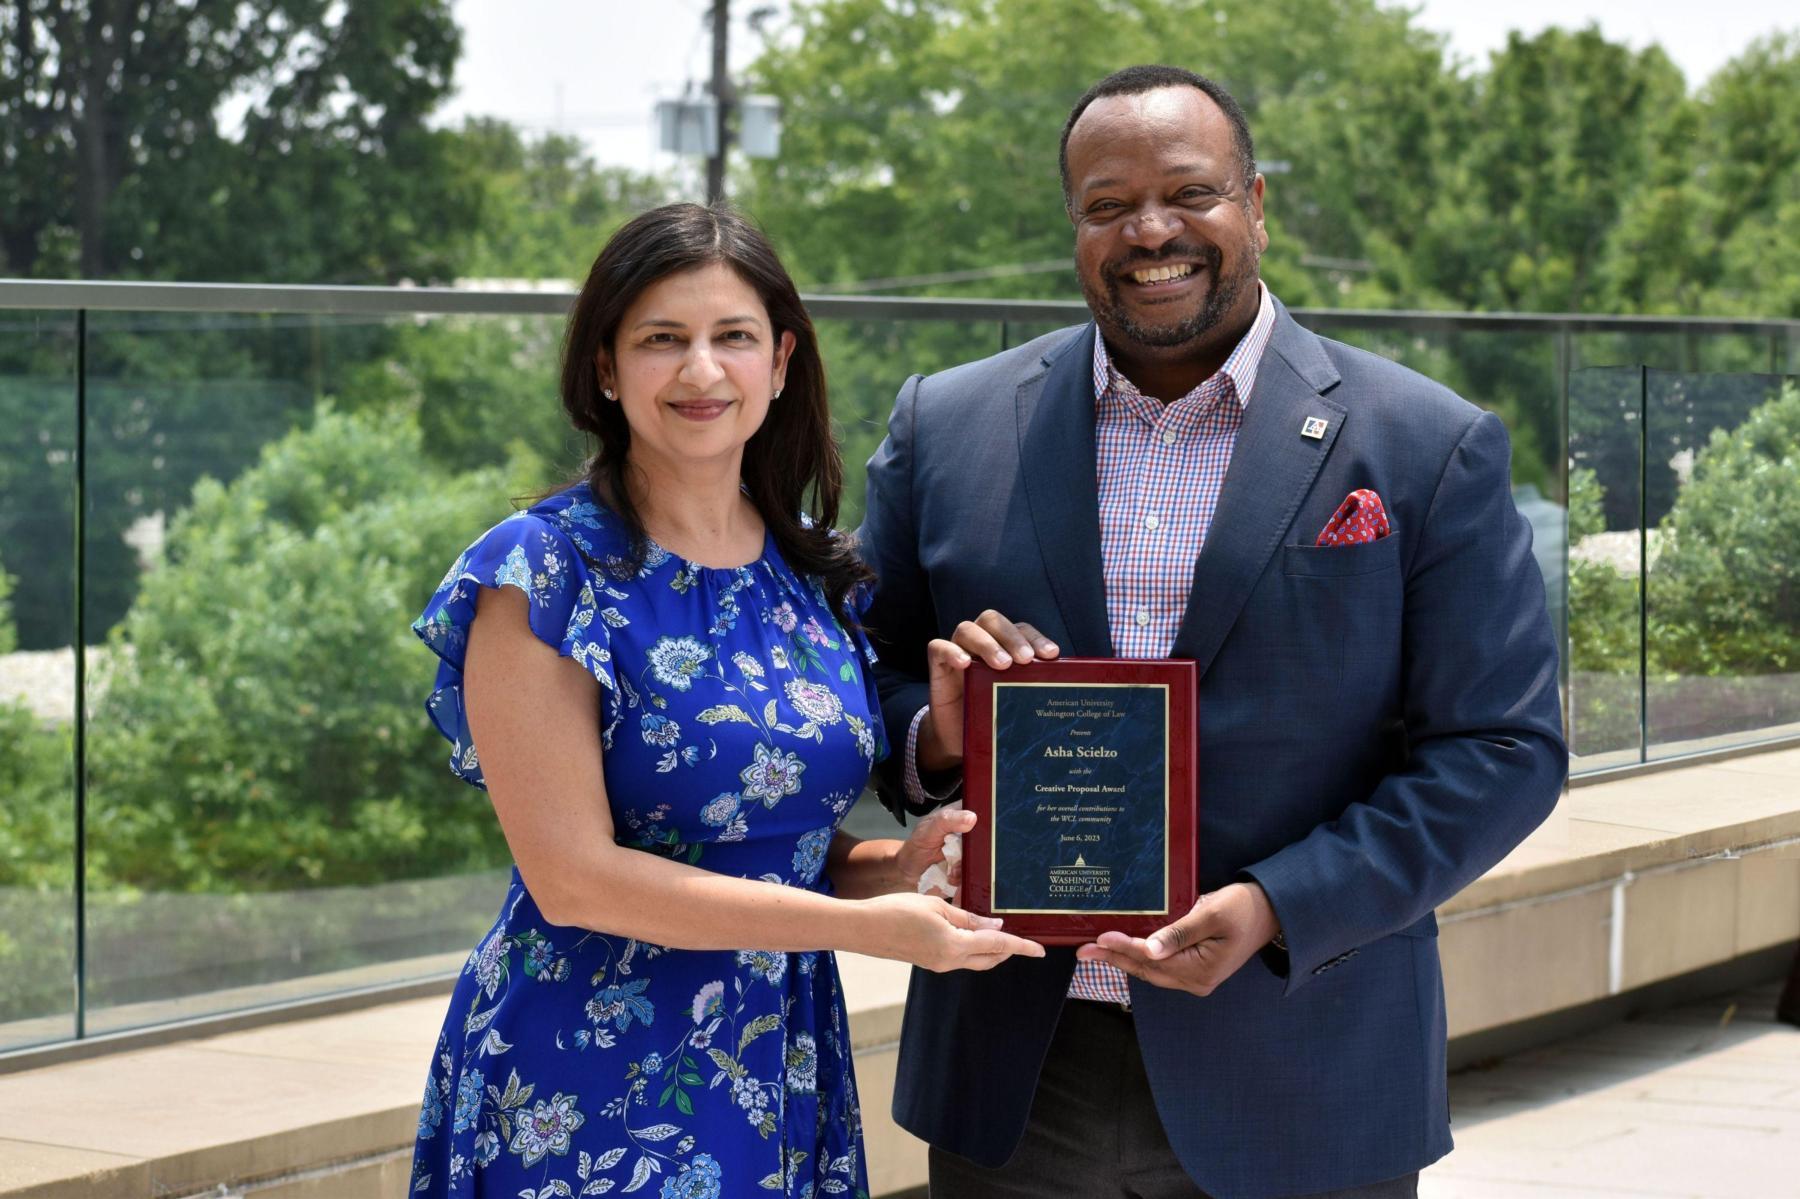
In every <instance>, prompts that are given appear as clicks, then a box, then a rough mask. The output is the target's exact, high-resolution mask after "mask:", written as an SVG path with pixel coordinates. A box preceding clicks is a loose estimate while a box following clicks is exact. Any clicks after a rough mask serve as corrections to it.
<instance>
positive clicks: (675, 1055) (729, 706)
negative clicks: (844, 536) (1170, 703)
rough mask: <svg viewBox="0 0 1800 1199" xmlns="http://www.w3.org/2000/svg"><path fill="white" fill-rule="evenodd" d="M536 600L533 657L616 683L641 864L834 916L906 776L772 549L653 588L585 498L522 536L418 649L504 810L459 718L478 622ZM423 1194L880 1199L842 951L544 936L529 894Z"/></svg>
mask: <svg viewBox="0 0 1800 1199" xmlns="http://www.w3.org/2000/svg"><path fill="white" fill-rule="evenodd" d="M483 587H493V588H499V587H516V588H517V589H518V590H520V591H522V592H524V593H525V595H526V596H527V597H528V599H529V600H530V622H531V629H532V631H533V632H534V633H535V634H537V636H538V637H539V638H540V639H542V640H543V641H544V642H545V643H546V644H548V645H550V646H552V647H553V648H555V649H556V650H557V652H559V653H560V654H562V655H564V656H565V657H569V658H573V659H574V660H575V661H576V662H578V663H580V664H581V665H582V666H584V667H586V668H587V669H588V670H589V671H591V672H592V673H593V676H594V678H595V679H597V680H598V681H599V683H600V689H601V720H600V727H599V728H597V729H595V730H594V732H595V736H596V737H598V738H599V739H600V743H601V753H602V759H603V762H604V769H605V776H606V791H607V799H608V801H609V803H610V806H611V810H612V819H613V825H614V829H615V835H616V837H617V839H618V841H619V843H620V844H622V845H628V846H630V847H632V848H635V849H640V850H642V851H644V852H645V853H654V854H660V855H662V856H664V857H668V858H671V859H674V860H677V861H681V862H687V863H691V864H693V865H695V866H699V867H701V868H703V869H707V870H713V871H717V872H718V873H720V874H729V875H733V876H737V877H741V878H754V879H764V880H767V881H769V882H776V883H782V884H785V885H787V886H792V887H805V888H808V889H810V890H814V891H821V892H823V891H829V889H830V885H829V882H828V880H827V879H826V878H825V877H824V875H823V873H822V872H823V868H824V865H825V852H826V847H827V846H828V845H829V844H830V842H831V838H832V834H833V833H834V832H835V830H836V829H837V826H838V823H839V821H840V820H841V819H842V818H843V816H844V813H845V812H846V811H848V810H849V808H850V805H851V804H852V803H854V802H855V800H856V798H857V796H858V795H859V794H860V793H861V791H862V788H863V785H864V783H865V781H866V780H867V778H868V773H869V768H870V766H871V764H872V763H873V762H874V761H875V759H876V757H877V756H878V755H879V754H881V753H885V752H886V747H885V744H884V742H883V739H882V731H881V726H880V719H881V718H880V707H879V704H878V702H877V700H876V697H875V693H874V684H873V681H872V675H871V672H870V671H869V669H868V664H869V661H870V660H871V659H872V655H871V651H870V650H869V648H868V645H867V642H866V640H864V639H863V638H862V637H861V636H860V634H858V635H851V634H847V633H846V632H845V630H844V629H843V627H842V626H841V625H840V624H839V623H838V621H837V619H836V618H835V616H834V615H833V612H832V607H831V605H830V604H829V603H828V602H827V601H826V599H825V596H824V595H823V593H822V591H821V589H820V587H819V586H818V584H817V583H816V582H815V581H813V580H812V579H810V578H802V577H799V576H797V575H795V574H794V572H793V571H792V570H790V569H789V568H788V566H787V565H786V564H785V563H784V562H783V561H782V559H781V555H780V553H779V552H778V551H777V549H776V547H775V544H774V542H773V540H772V539H768V540H766V541H765V543H764V547H763V553H762V556H761V557H760V558H758V559H757V560H756V561H755V562H753V563H751V564H750V565H748V566H744V567H740V568H737V569H734V570H720V569H714V568H711V567H704V566H698V565H695V564H693V563H690V562H687V561H685V560H683V559H681V558H679V557H677V556H675V555H673V554H671V553H669V552H667V551H666V550H663V549H661V548H660V547H657V546H655V545H654V544H652V545H651V546H650V547H649V553H648V555H647V556H646V558H645V559H644V561H643V563H642V565H641V566H639V567H636V568H634V567H633V566H632V565H631V564H630V561H629V555H628V553H627V539H626V535H625V532H624V529H623V526H622V525H621V523H620V522H619V520H618V518H617V516H616V515H615V514H614V513H612V512H611V511H610V510H609V509H607V508H605V507H603V506H601V505H599V504H596V503H595V501H594V497H593V494H592V493H591V492H590V491H589V489H588V487H587V486H586V485H585V484H582V485H578V486H575V487H572V488H570V489H568V490H566V491H564V492H561V493H560V494H558V495H555V496H552V497H551V498H549V499H547V500H544V501H543V502H541V503H539V504H537V505H535V506H534V507H532V508H530V509H528V510H527V511H524V512H520V513H518V514H516V515H514V516H512V517H510V518H509V519H507V520H504V521H502V522H501V523H500V524H498V525H496V526H495V527H494V528H493V529H491V530H489V531H488V532H487V533H486V534H485V535H484V536H482V537H481V538H480V539H479V540H478V541H476V542H475V544H474V545H472V546H470V547H469V549H468V550H467V551H465V552H464V553H463V554H462V556H461V557H459V558H458V559H457V561H456V564H455V565H454V566H452V567H451V568H450V572H449V573H448V574H446V575H445V576H444V581H443V582H442V583H441V584H440V585H439V587H438V590H437V593H436V594H435V595H433V596H432V598H431V602H430V604H429V605H427V607H426V609H425V613H424V615H423V616H421V617H420V618H419V620H418V622H417V623H416V624H414V626H413V628H414V630H415V631H416V632H417V633H418V634H419V636H420V637H421V638H423V639H424V641H425V643H426V644H427V645H429V646H430V647H431V648H432V649H433V650H434V651H436V652H437V654H438V656H439V657H440V658H441V659H442V661H441V663H440V664H439V666H438V674H437V685H436V688H435V690H434V691H433V692H432V694H431V698H430V700H429V701H428V704H427V708H428V710H429V712H430V714H431V718H432V720H433V722H434V723H435V724H436V725H437V727H438V728H439V730H440V731H442V732H443V734H444V736H445V737H447V738H448V739H449V740H450V742H451V746H452V749H451V757H450V769H451V771H452V772H453V773H454V774H456V775H457V776H458V777H459V778H462V779H464V780H465V781H467V782H470V783H473V784H475V785H476V786H478V787H479V786H483V785H484V783H483V780H482V775H481V763H480V759H479V758H478V756H477V753H476V746H475V744H474V742H473V740H472V739H471V737H470V735H469V728H468V721H467V718H466V715H465V712H464V707H463V696H462V681H463V674H462V665H463V655H464V651H465V648H466V645H467V638H468V631H469V625H470V622H471V621H472V620H473V619H474V616H475V603H476V596H477V593H478V592H479V590H480V589H481V588H483ZM411 1189H412V1192H413V1193H414V1194H422V1195H432V1196H476V1195H500V1196H506V1199H515V1197H518V1196H523V1197H525V1199H553V1197H566V1199H574V1197H577V1196H586V1195H600V1194H630V1193H633V1192H636V1193H641V1194H649V1195H657V1196H660V1197H661V1199H715V1197H717V1196H721V1195H723V1196H741V1195H759V1194H775V1195H783V1196H823V1195H846V1196H851V1195H861V1194H865V1193H866V1192H867V1189H868V1184H867V1176H866V1171H865V1169H864V1163H863V1160H862V1121H861V1116H860V1113H859V1111H858V1108H857V1100H856V1084H855V1080H854V1078H853V1076H852V1073H851V1064H850V1037H849V1031H848V1029H847V1027H846V1025H845V1017H844V1003H843V997H842V995H841V994H840V991H839V987H838V975H837V967H836V964H835V962H834V961H833V958H832V955H831V954H830V953H798V954H784V953H772V952H766V951H761V950H750V951H741V952H730V951H725V952H702V951H696V950H685V949H667V948H664V947H662V946H658V945H653V944H651V943H649V942H647V941H635V940H631V939H630V938H627V937H621V936H611V935H608V934H604V933H598V932H592V931H589V930H587V929H581V928H571V927H565V926H559V925H553V924H551V923H550V922H549V921H547V920H545V919H544V917H543V915H542V914H541V913H540V912H539V911H538V908H537V905H536V904H535V903H534V902H533V901H532V897H531V893H530V892H529V891H528V890H527V889H526V887H525V885H524V883H523V882H522V881H521V879H520V877H519V872H518V870H517V869H515V870H514V871H513V874H512V883H511V886H510V888H509V889H508V891H507V895H506V899H505V902H504V904H503V905H502V907H501V910H500V917H499V919H498V921H497V922H496V923H495V924H494V927H493V929H492V931H491V932H489V933H488V935H487V936H486V938H485V939H484V940H482V942H481V943H480V944H479V945H478V946H477V947H476V949H475V950H474V952H473V953H472V954H471V955H470V957H469V960H468V963H467V965H465V966H464V968H463V972H462V976H461V978H460V979H459V980H458V982H457V985H456V990H455V993H454V994H453V995H452V997H451V1001H450V1011H449V1015H448V1016H447V1018H446V1021H445V1024H444V1029H443V1032H442V1034H441V1035H440V1037H439V1039H438V1045H437V1053H436V1056H435V1060H434V1062H433V1064H432V1069H431V1073H430V1077H429V1079H428V1081H427V1083H426V1086H425V1101H424V1106H423V1108H422V1109H421V1111H420V1114H419V1136H418V1142H417V1145H416V1148H415V1150H414V1156H413V1175H412V1188H411Z"/></svg>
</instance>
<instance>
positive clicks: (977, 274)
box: [809, 258, 1075, 295]
mask: <svg viewBox="0 0 1800 1199" xmlns="http://www.w3.org/2000/svg"><path fill="white" fill-rule="evenodd" d="M1074 266H1075V264H1074V263H1073V262H1071V261H1070V260H1069V259H1067V258H1046V259H1045V260H1043V261H1042V262H1013V263H1007V264H1005V265H1002V266H983V267H974V268H971V269H969V270H963V271H938V272H936V273H934V274H930V275H896V276H894V277H893V278H890V279H859V280H857V281H856V282H854V283H831V284H825V285H822V286H818V287H813V288H810V289H809V290H811V291H813V292H815V293H818V294H821V295H851V294H855V293H858V292H870V291H894V290H897V289H899V288H903V287H926V286H929V285H931V284H935V283H973V282H976V281H978V280H981V279H1002V278H1006V277H1008V276H1013V275H1041V274H1045V273H1047V272H1049V271H1067V270H1073V269H1074Z"/></svg>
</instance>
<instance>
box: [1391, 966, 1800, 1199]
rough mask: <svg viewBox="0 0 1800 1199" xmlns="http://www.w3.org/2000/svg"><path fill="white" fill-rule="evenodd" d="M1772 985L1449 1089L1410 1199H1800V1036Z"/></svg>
mask: <svg viewBox="0 0 1800 1199" xmlns="http://www.w3.org/2000/svg"><path fill="white" fill-rule="evenodd" d="M1778 993H1779V988H1778V987H1777V986H1775V985H1773V984H1771V985H1769V986H1765V987H1758V988H1755V989H1753V990H1750V991H1745V992H1743V993H1741V994H1738V995H1735V996H1731V997H1727V998H1722V999H1715V1000H1708V1001H1706V1002H1703V1003H1694V1004H1689V1005H1687V1006H1685V1007H1679V1008H1673V1009H1670V1010H1668V1011H1665V1012H1661V1013H1658V1014H1656V1015H1652V1016H1646V1017H1643V1018H1641V1019H1637V1020H1628V1021H1625V1022H1622V1023H1620V1024H1615V1025H1612V1026H1610V1027H1608V1028H1604V1029H1601V1030H1599V1031H1597V1032H1592V1033H1587V1034H1585V1035H1583V1036H1579V1037H1575V1038H1572V1039H1570V1040H1568V1041H1564V1042H1562V1043H1560V1044H1556V1045H1550V1046H1546V1047H1544V1048H1542V1049H1535V1050H1531V1051H1529V1052H1527V1053H1521V1054H1519V1055H1517V1056H1515V1057H1510V1058H1506V1059H1505V1060H1503V1061H1501V1062H1500V1063H1499V1064H1497V1065H1495V1066H1493V1067H1491V1068H1488V1069H1481V1070H1468V1071H1464V1072H1463V1073H1460V1074H1457V1075H1455V1076H1454V1077H1452V1078H1451V1080H1450V1096H1451V1117H1452V1122H1453V1128H1454V1131H1455V1134H1456V1152H1454V1153H1452V1154H1451V1155H1450V1156H1449V1157H1448V1158H1446V1159H1444V1161H1443V1162H1441V1163H1439V1164H1438V1165H1437V1166H1434V1167H1432V1168H1431V1169H1430V1170H1427V1171H1426V1172H1425V1175H1424V1178H1423V1179H1422V1180H1421V1182H1420V1186H1419V1194H1420V1196H1421V1199H1552V1197H1561V1196H1570V1197H1574V1199H1588V1197H1592V1199H1601V1197H1605V1199H1621V1197H1628V1196H1658V1197H1659V1199H1663V1197H1670V1196H1681V1197H1684V1199H1687V1197H1692V1199H1800V1028H1793V1027H1791V1026H1789V1025H1785V1024H1778V1023H1776V1021H1775V1017H1774V1013H1775V999H1776V996H1777V994H1778Z"/></svg>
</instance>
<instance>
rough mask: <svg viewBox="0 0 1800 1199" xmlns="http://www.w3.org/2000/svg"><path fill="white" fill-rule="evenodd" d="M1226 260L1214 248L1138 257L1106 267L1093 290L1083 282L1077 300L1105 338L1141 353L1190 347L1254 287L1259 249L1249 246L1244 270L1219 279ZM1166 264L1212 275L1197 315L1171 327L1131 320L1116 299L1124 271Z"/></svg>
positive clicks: (1182, 247) (1176, 247)
mask: <svg viewBox="0 0 1800 1199" xmlns="http://www.w3.org/2000/svg"><path fill="white" fill-rule="evenodd" d="M1223 258H1224V255H1222V254H1221V253H1220V252H1219V247H1217V246H1214V245H1206V246H1193V245H1186V244H1176V243H1171V244H1170V245H1166V246H1164V247H1162V249H1160V250H1158V251H1157V252H1156V253H1154V254H1150V253H1143V252H1140V253H1137V254H1132V255H1129V256H1127V257H1124V258H1120V259H1117V260H1115V261H1112V262H1109V263H1107V264H1106V266H1105V267H1104V268H1103V269H1102V271H1101V282H1100V285H1099V286H1098V287H1096V286H1093V285H1091V284H1090V283H1089V281H1088V280H1087V279H1085V278H1083V279H1082V280H1081V294H1082V296H1083V297H1084V298H1085V299H1086V300H1087V304H1088V308H1089V310H1091V311H1092V312H1093V314H1094V319H1095V320H1096V321H1097V322H1098V323H1099V325H1100V327H1101V328H1102V329H1103V330H1105V331H1106V332H1107V333H1108V334H1109V335H1113V336H1116V337H1118V338H1122V339H1124V340H1126V341H1129V342H1133V343H1135V344H1137V345H1139V346H1142V347H1143V348H1145V349H1172V348H1174V347H1177V346H1184V345H1188V344H1190V343H1192V342H1195V341H1198V340H1199V339H1201V338H1202V337H1205V336H1206V335H1207V334H1208V333H1210V332H1212V331H1213V330H1214V329H1215V328H1217V327H1218V326H1219V324H1220V322H1222V321H1223V320H1224V319H1225V316H1226V314H1227V313H1229V312H1230V311H1231V309H1232V307H1233V306H1234V305H1235V304H1236V303H1237V301H1238V297H1239V296H1241V295H1243V294H1244V289H1245V287H1247V286H1248V285H1250V284H1252V283H1254V282H1255V281H1256V265H1257V259H1258V254H1257V248H1256V243H1255V242H1254V241H1247V244H1246V245H1245V248H1244V256H1243V259H1242V262H1243V266H1242V267H1241V268H1240V269H1239V270H1237V271H1235V272H1233V273H1232V274H1230V275H1221V274H1220V273H1219V264H1220V263H1221V261H1222V260H1223ZM1170 259H1182V260H1189V261H1197V262H1200V263H1203V264H1204V265H1205V268H1206V270H1207V272H1208V273H1209V274H1211V275H1212V286H1211V287H1210V288H1208V289H1207V293H1206V300H1205V302H1203V303H1202V304H1201V305H1200V310H1199V311H1198V312H1196V313H1194V314H1193V315H1192V316H1190V317H1187V318H1186V319H1184V320H1181V321H1178V322H1176V323H1175V324H1173V325H1145V324H1141V323H1139V322H1138V321H1136V320H1134V319H1133V318H1132V317H1131V315H1130V313H1129V311H1128V310H1127V309H1126V307H1125V301H1124V297H1123V296H1121V295H1120V294H1119V291H1120V283H1119V277H1120V276H1121V275H1123V274H1124V273H1125V272H1126V271H1128V270H1133V269H1142V268H1144V267H1153V266H1155V265H1156V264H1157V263H1159V262H1165V261H1168V260H1170Z"/></svg>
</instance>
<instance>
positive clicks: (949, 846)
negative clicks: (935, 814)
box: [919, 799, 962, 900]
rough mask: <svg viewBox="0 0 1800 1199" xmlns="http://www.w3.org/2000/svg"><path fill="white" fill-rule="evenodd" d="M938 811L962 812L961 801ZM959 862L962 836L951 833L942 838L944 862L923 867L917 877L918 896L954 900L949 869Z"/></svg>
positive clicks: (954, 894)
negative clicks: (921, 872) (922, 870)
mask: <svg viewBox="0 0 1800 1199" xmlns="http://www.w3.org/2000/svg"><path fill="white" fill-rule="evenodd" d="M938 811H940V812H960V811H962V801H961V800H960V799H959V800H957V801H956V802H955V803H950V804H945V805H944V806H943V807H941V808H939V809H938ZM960 861H962V834H961V833H951V834H950V835H949V836H947V837H945V838H944V860H943V861H941V862H933V863H932V864H931V865H929V866H927V867H925V872H924V873H923V874H921V875H919V894H921V895H936V896H939V897H941V898H943V899H949V900H954V899H955V898H956V888H955V887H953V886H951V885H950V867H951V865H952V863H955V862H960Z"/></svg>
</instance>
